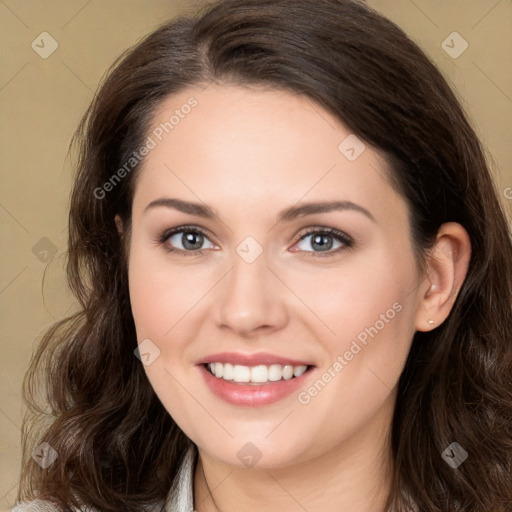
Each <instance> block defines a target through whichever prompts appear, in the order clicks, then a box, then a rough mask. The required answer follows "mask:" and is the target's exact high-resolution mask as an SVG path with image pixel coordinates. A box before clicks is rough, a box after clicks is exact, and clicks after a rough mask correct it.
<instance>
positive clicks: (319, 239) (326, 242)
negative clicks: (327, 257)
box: [313, 235, 332, 251]
mask: <svg viewBox="0 0 512 512" xmlns="http://www.w3.org/2000/svg"><path fill="white" fill-rule="evenodd" d="M315 244H317V247H318V248H319V249H320V250H321V251H328V250H329V249H330V248H331V247H332V238H331V237H330V236H327V235H315V236H314V238H313V245H315Z"/></svg>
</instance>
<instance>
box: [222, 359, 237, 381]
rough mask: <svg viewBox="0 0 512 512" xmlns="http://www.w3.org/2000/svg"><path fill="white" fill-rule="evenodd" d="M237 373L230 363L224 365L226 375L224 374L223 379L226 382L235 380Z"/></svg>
mask: <svg viewBox="0 0 512 512" xmlns="http://www.w3.org/2000/svg"><path fill="white" fill-rule="evenodd" d="M234 375H235V373H234V371H233V365H232V364H230V363H226V364H225V365H224V373H223V374H222V377H223V378H224V379H226V380H233V377H234Z"/></svg>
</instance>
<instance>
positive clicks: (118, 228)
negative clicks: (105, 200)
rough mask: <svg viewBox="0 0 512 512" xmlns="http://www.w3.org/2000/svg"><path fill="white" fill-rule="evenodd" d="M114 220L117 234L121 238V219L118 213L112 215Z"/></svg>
mask: <svg viewBox="0 0 512 512" xmlns="http://www.w3.org/2000/svg"><path fill="white" fill-rule="evenodd" d="M114 222H115V223H116V227H117V232H118V233H119V236H120V237H121V238H122V237H123V233H124V231H123V221H122V220H121V217H120V216H119V215H116V216H115V217H114Z"/></svg>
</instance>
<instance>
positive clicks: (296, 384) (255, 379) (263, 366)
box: [196, 352, 316, 407]
mask: <svg viewBox="0 0 512 512" xmlns="http://www.w3.org/2000/svg"><path fill="white" fill-rule="evenodd" d="M196 366H197V368H199V370H200V374H201V375H202V377H203V379H204V382H205V384H206V386H207V388H208V389H209V390H210V392H212V393H213V394H214V395H215V396H217V397H218V398H220V399H222V401H224V402H227V403H229V404H231V405H236V406H249V407H263V406H267V405H270V404H273V403H276V402H279V401H281V400H283V399H284V398H285V397H287V396H290V395H292V394H293V393H294V392H296V391H298V390H299V389H300V388H301V387H305V386H306V384H307V382H308V381H309V380H310V378H312V377H311V375H313V374H314V373H315V368H316V366H315V365H314V364H312V363H310V362H308V361H299V360H296V359H289V358H286V357H280V356H274V355H272V354H265V353H259V354H241V353H233V352H231V353H226V352H225V353H222V354H214V355H211V356H208V357H206V358H204V359H202V360H200V361H198V362H197V363H196Z"/></svg>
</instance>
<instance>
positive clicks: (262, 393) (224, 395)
mask: <svg viewBox="0 0 512 512" xmlns="http://www.w3.org/2000/svg"><path fill="white" fill-rule="evenodd" d="M312 369H313V368H308V370H307V371H305V372H304V373H303V374H302V375H301V376H300V377H294V378H292V379H288V380H284V379H281V380H278V381H276V382H270V381H269V382H265V383H263V384H248V383H237V382H233V381H228V380H224V379H222V378H219V377H215V375H212V373H210V371H209V370H207V369H206V368H205V366H204V365H200V366H199V371H200V372H201V374H202V375H203V378H204V380H205V382H206V384H207V386H208V387H209V388H210V390H211V391H212V393H213V394H214V395H216V396H218V397H219V398H221V399H222V400H224V401H226V402H228V403H230V404H232V405H243V406H250V407H261V406H264V405H269V404H273V403H275V402H278V401H279V400H281V399H283V398H285V397H286V396H288V395H290V394H292V393H293V392H294V391H297V390H298V389H299V388H300V387H301V386H304V381H305V380H306V379H307V378H308V377H309V375H310V374H311V372H312Z"/></svg>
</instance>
